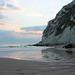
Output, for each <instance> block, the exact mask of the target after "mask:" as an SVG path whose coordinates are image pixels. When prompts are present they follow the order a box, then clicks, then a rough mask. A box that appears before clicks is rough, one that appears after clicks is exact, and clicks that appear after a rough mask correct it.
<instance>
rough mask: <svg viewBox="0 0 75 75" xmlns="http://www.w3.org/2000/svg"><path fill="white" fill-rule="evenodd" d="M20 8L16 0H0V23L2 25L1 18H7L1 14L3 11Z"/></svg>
mask: <svg viewBox="0 0 75 75" xmlns="http://www.w3.org/2000/svg"><path fill="white" fill-rule="evenodd" d="M21 10H22V9H21V8H20V7H19V6H18V0H0V25H4V23H3V22H2V21H1V20H3V21H4V20H5V18H7V19H8V17H6V16H4V15H5V14H2V13H3V12H4V11H6V12H8V11H11V12H12V11H13V12H16V11H21Z"/></svg>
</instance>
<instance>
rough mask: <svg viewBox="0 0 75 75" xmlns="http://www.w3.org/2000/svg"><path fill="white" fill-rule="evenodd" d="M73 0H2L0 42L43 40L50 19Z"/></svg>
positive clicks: (19, 42)
mask: <svg viewBox="0 0 75 75" xmlns="http://www.w3.org/2000/svg"><path fill="white" fill-rule="evenodd" d="M71 1H72V0H0V44H26V43H27V44H29V43H30V44H31V43H37V42H39V41H40V40H41V37H42V32H43V30H44V29H45V27H46V25H47V23H48V21H49V20H51V19H53V18H54V17H55V15H56V14H57V12H58V11H59V10H60V9H61V8H62V7H63V6H64V5H66V4H68V3H70V2H71Z"/></svg>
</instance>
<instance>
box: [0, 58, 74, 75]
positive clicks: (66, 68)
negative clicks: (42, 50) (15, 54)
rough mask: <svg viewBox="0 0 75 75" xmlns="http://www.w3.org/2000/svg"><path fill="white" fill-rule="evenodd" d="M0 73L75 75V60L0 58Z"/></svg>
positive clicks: (17, 74)
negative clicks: (43, 60) (45, 60)
mask: <svg viewBox="0 0 75 75" xmlns="http://www.w3.org/2000/svg"><path fill="white" fill-rule="evenodd" d="M0 75H75V62H53V63H52V62H51V63H50V62H38V61H29V60H16V59H9V58H0Z"/></svg>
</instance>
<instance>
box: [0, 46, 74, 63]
mask: <svg viewBox="0 0 75 75" xmlns="http://www.w3.org/2000/svg"><path fill="white" fill-rule="evenodd" d="M0 57H3V58H13V59H20V60H34V61H44V62H60V61H61V62H62V61H75V49H64V48H56V47H39V46H38V47H36V46H25V45H20V46H19V45H11V46H9V45H0Z"/></svg>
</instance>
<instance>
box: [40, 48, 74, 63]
mask: <svg viewBox="0 0 75 75" xmlns="http://www.w3.org/2000/svg"><path fill="white" fill-rule="evenodd" d="M41 52H42V59H44V60H46V61H49V62H50V61H60V60H61V61H69V60H72V61H73V60H74V59H75V50H74V49H73V50H69V49H68V50H65V49H62V48H60V49H55V48H48V49H44V50H42V51H41Z"/></svg>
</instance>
